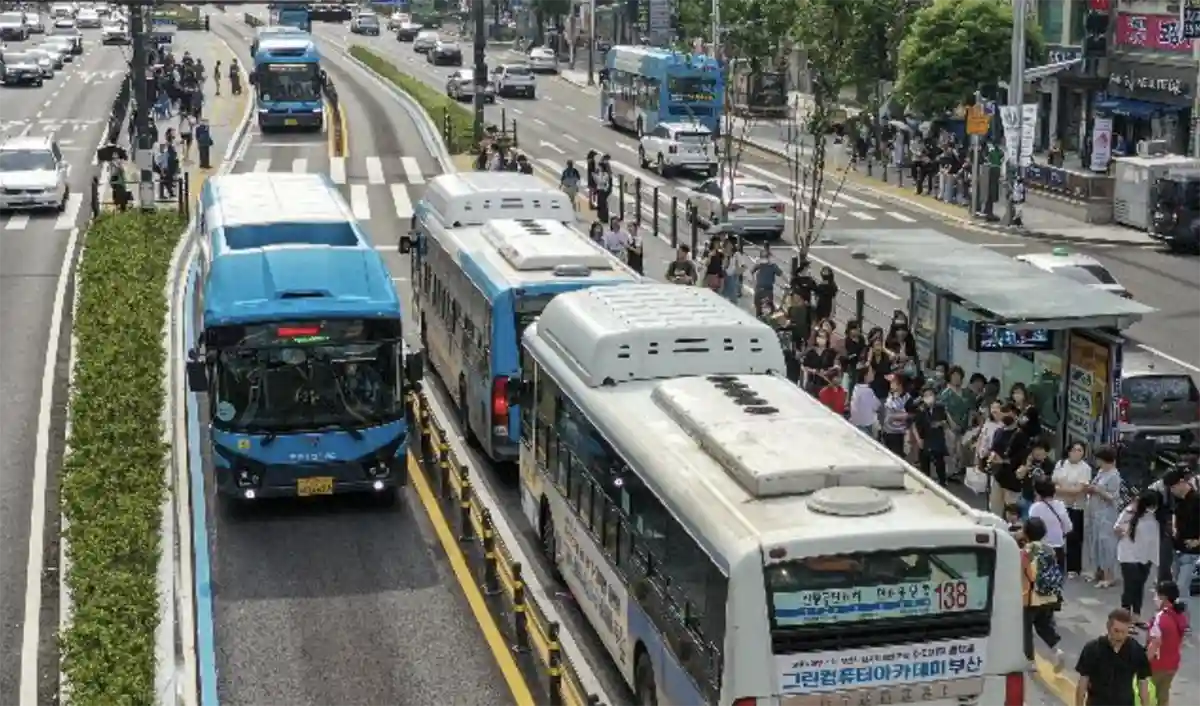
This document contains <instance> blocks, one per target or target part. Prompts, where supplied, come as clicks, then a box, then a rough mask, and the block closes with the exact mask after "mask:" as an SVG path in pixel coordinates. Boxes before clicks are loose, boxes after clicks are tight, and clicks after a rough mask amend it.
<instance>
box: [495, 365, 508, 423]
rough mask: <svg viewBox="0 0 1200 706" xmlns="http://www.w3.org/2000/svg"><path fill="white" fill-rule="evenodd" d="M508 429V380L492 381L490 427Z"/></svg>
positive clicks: (503, 378)
mask: <svg viewBox="0 0 1200 706" xmlns="http://www.w3.org/2000/svg"><path fill="white" fill-rule="evenodd" d="M501 425H503V426H504V427H505V429H507V428H508V378H507V377H503V376H501V377H498V378H496V379H494V380H492V426H501Z"/></svg>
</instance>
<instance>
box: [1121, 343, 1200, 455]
mask: <svg viewBox="0 0 1200 706" xmlns="http://www.w3.org/2000/svg"><path fill="white" fill-rule="evenodd" d="M1122 353H1123V356H1122V361H1121V396H1120V397H1119V398H1118V399H1117V415H1118V431H1119V432H1120V439H1121V441H1122V443H1130V442H1133V441H1151V442H1154V444H1155V445H1156V447H1158V448H1160V449H1186V448H1192V447H1194V446H1195V445H1196V444H1197V443H1198V442H1200V390H1198V389H1197V388H1196V382H1195V380H1193V379H1192V377H1191V375H1189V374H1188V373H1187V372H1186V371H1184V370H1180V369H1176V368H1174V367H1172V366H1171V365H1169V364H1163V363H1162V362H1160V361H1158V360H1156V359H1154V358H1152V357H1150V356H1149V355H1147V354H1144V353H1140V352H1137V351H1129V350H1128V348H1126V350H1124V351H1122Z"/></svg>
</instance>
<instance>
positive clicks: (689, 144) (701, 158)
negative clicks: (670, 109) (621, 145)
mask: <svg viewBox="0 0 1200 706" xmlns="http://www.w3.org/2000/svg"><path fill="white" fill-rule="evenodd" d="M638 162H639V163H640V164H641V165H642V169H654V170H655V171H657V172H658V173H659V174H661V175H662V176H670V175H671V174H672V173H674V172H675V171H678V170H694V171H699V172H704V173H705V174H706V175H707V176H708V177H709V178H712V177H715V176H716V175H717V167H718V164H717V145H716V143H715V142H714V140H713V135H712V132H711V131H709V129H708V128H706V127H704V126H702V125H697V124H695V123H659V124H658V125H657V126H656V127H655V128H654V129H653V130H651V131H650V132H648V133H646V134H645V135H642V138H641V139H640V140H638Z"/></svg>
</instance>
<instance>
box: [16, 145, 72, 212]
mask: <svg viewBox="0 0 1200 706" xmlns="http://www.w3.org/2000/svg"><path fill="white" fill-rule="evenodd" d="M70 174H71V167H70V165H69V164H67V161H66V160H65V159H63V153H62V148H61V147H59V144H58V142H57V141H56V140H55V139H54V138H52V137H50V136H48V135H38V136H36V137H35V136H28V135H26V136H22V137H10V138H8V139H7V140H5V141H4V142H0V211H15V210H36V209H57V210H59V211H61V210H63V208H64V207H65V206H66V203H67V196H69V195H70V193H71V187H70V186H69V185H68V184H67V177H68V176H70Z"/></svg>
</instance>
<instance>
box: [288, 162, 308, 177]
mask: <svg viewBox="0 0 1200 706" xmlns="http://www.w3.org/2000/svg"><path fill="white" fill-rule="evenodd" d="M306 171H308V160H307V159H303V158H301V159H293V160H292V173H293V174H303V173H305V172H306Z"/></svg>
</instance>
